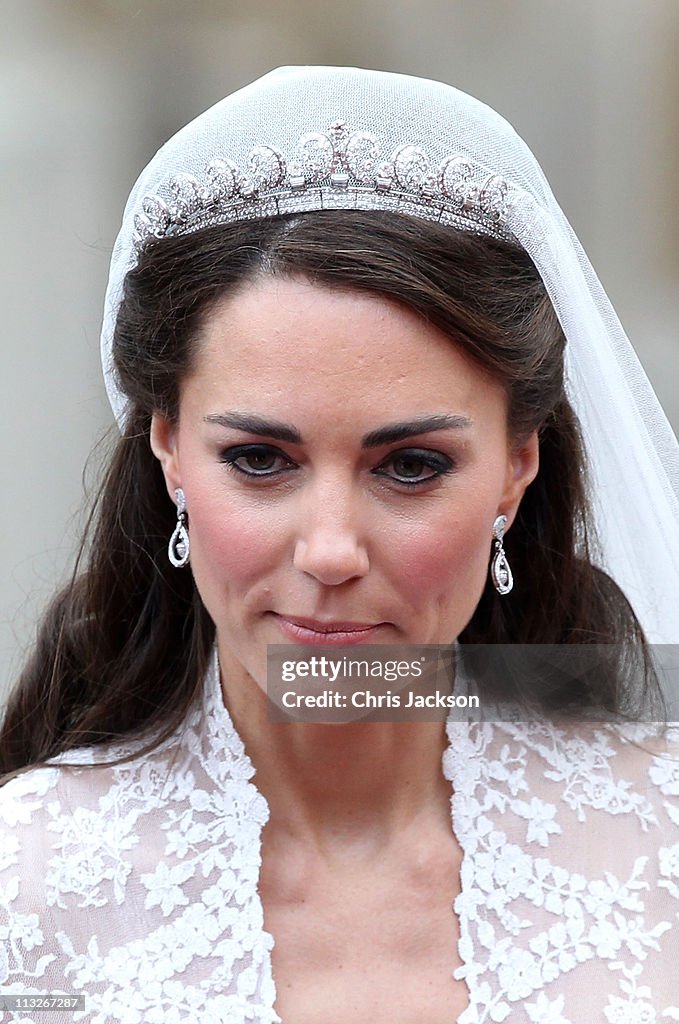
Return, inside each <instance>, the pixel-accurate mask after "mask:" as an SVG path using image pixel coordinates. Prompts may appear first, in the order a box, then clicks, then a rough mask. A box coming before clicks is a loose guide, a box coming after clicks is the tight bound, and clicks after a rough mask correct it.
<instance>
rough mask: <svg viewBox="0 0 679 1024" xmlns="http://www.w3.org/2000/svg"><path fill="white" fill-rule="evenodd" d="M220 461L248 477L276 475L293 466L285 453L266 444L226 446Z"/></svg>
mask: <svg viewBox="0 0 679 1024" xmlns="http://www.w3.org/2000/svg"><path fill="white" fill-rule="evenodd" d="M220 462H223V463H224V464H225V465H226V466H227V467H228V468H229V469H235V470H237V472H239V473H242V474H243V475H244V476H249V477H270V476H277V475H278V474H279V473H282V472H286V471H287V470H289V469H294V468H295V463H294V462H292V461H291V460H290V459H289V458H288V457H287V455H284V454H283V452H281V451H279V450H278V448H273V447H272V446H271V445H268V444H239V445H236V446H235V447H233V448H227V449H226V450H225V451H223V452H222V453H221V455H220Z"/></svg>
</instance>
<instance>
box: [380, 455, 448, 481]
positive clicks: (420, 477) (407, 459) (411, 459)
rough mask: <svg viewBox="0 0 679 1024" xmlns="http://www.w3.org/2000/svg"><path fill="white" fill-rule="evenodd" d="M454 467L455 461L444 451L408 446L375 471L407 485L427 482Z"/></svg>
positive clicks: (386, 460)
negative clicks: (444, 453)
mask: <svg viewBox="0 0 679 1024" xmlns="http://www.w3.org/2000/svg"><path fill="white" fill-rule="evenodd" d="M453 468H454V466H453V462H452V460H451V459H449V458H448V456H446V455H443V453H442V452H432V451H428V450H426V449H419V448H408V449H404V450H402V451H398V452H392V454H391V455H390V456H389V457H388V458H387V459H385V460H384V462H381V463H380V465H379V466H377V467H376V468H375V469H374V470H373V473H375V474H376V475H377V476H386V477H389V479H391V480H395V481H396V482H397V483H400V484H405V485H406V486H407V487H416V486H417V485H418V484H426V483H429V482H430V481H432V480H436V479H437V478H438V477H440V476H443V475H444V474H445V473H450V472H451V471H452V469H453Z"/></svg>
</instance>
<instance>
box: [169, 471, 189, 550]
mask: <svg viewBox="0 0 679 1024" xmlns="http://www.w3.org/2000/svg"><path fill="white" fill-rule="evenodd" d="M174 497H175V501H176V503H177V525H176V526H175V528H174V533H173V534H172V536H171V537H170V543H169V544H168V546H167V557H168V558H169V559H170V561H171V562H172V564H173V565H174V567H175V568H176V569H183V568H184V566H185V565H188V564H189V555H190V553H191V544H190V543H189V534H188V531H187V529H186V498H185V496H184V492H183V490H182V489H181V487H178V488H177V490H176V491H175V492H174Z"/></svg>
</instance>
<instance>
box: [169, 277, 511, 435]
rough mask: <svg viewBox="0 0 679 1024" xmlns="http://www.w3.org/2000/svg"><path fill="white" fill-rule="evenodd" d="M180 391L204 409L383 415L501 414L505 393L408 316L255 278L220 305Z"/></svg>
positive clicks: (355, 296)
mask: <svg viewBox="0 0 679 1024" xmlns="http://www.w3.org/2000/svg"><path fill="white" fill-rule="evenodd" d="M184 391H185V397H186V398H191V399H192V400H194V399H198V400H199V401H200V402H201V403H202V404H204V405H209V404H210V403H215V402H217V403H218V404H219V403H221V404H223V403H224V402H226V403H231V404H233V402H234V401H235V402H240V403H241V404H242V402H244V401H246V402H249V403H250V406H251V407H252V408H254V407H255V405H257V406H259V405H262V404H266V403H269V404H270V403H275V404H279V405H284V406H285V407H286V408H287V409H289V408H290V407H294V406H295V405H298V406H300V407H301V406H304V405H310V406H319V405H321V406H322V405H324V404H325V405H327V404H328V403H330V404H334V405H341V406H342V407H352V408H360V409H361V410H362V412H364V413H365V412H368V411H369V410H370V409H371V408H376V407H378V406H379V407H380V410H381V413H382V414H383V415H401V414H402V412H403V411H404V409H405V408H406V407H407V410H408V411H409V412H418V411H420V412H430V411H431V409H432V407H433V406H434V405H436V406H437V411H442V412H443V411H452V412H455V413H462V412H465V413H466V414H467V415H470V416H473V415H474V414H476V415H478V414H481V413H484V414H487V412H488V409H489V408H491V407H493V408H496V409H497V408H499V409H500V410H501V412H502V414H503V415H504V412H505V408H506V400H505V395H504V390H503V388H502V387H501V385H500V384H499V383H498V382H497V381H496V380H494V379H493V378H492V377H491V376H490V375H489V374H488V373H487V372H486V371H485V370H484V369H483V368H482V367H480V366H479V365H478V364H477V363H476V362H475V361H474V360H472V359H471V358H470V357H468V356H467V355H466V354H465V353H464V351H463V350H462V348H461V347H460V346H459V345H458V344H456V343H455V342H453V341H452V340H451V339H450V338H449V337H448V336H447V335H446V334H444V333H443V331H441V330H439V328H437V327H435V326H433V325H432V324H430V323H427V321H426V320H425V319H424V318H423V317H422V316H420V315H419V314H418V313H416V312H415V311H414V310H412V309H410V308H408V307H406V306H403V305H401V304H399V303H396V302H394V301H392V300H390V299H388V298H386V297H384V296H381V295H378V294H376V293H373V292H369V291H359V290H355V289H347V288H331V287H328V286H327V285H324V284H317V283H312V282H310V281H309V280H307V279H306V278H301V277H261V278H258V279H256V280H255V281H253V282H250V283H248V284H247V285H245V286H243V287H242V288H241V289H239V290H238V291H237V292H236V293H234V294H232V295H230V296H228V297H226V298H225V299H223V300H221V301H220V302H219V303H218V304H217V305H216V306H215V307H214V308H213V310H212V311H211V313H210V314H209V316H208V317H207V318H206V320H205V322H204V324H203V326H202V330H201V332H200V335H199V337H198V339H197V345H196V352H195V358H194V363H193V370H192V373H191V375H190V376H189V378H188V379H187V381H186V382H185V388H184ZM438 406H441V408H440V409H438ZM462 407H464V408H462Z"/></svg>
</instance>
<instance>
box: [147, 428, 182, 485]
mask: <svg viewBox="0 0 679 1024" xmlns="http://www.w3.org/2000/svg"><path fill="white" fill-rule="evenodd" d="M150 441H151V451H152V452H153V454H154V455H155V457H156V458H157V459H158V461H159V462H160V465H161V467H162V470H163V475H164V477H165V486H166V487H167V493H168V494H169V496H170V498H171V499H172V501H174V500H175V495H174V492H175V491H176V490H177V488H178V487H181V485H182V482H181V474H180V472H179V458H178V452H177V438H176V425H175V424H172V423H170V421H169V420H168V419H166V417H165V416H162V415H161V414H160V413H157V412H154V414H153V416H152V418H151V434H150Z"/></svg>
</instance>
